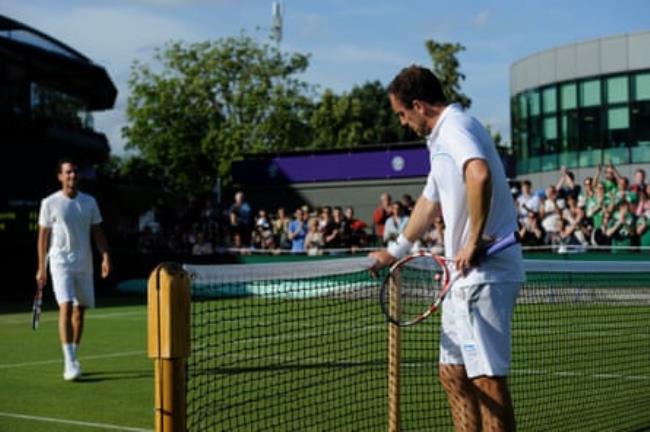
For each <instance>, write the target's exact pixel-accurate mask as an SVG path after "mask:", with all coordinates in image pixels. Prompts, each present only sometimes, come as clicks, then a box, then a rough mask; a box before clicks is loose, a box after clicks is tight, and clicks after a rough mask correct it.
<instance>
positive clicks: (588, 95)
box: [580, 79, 600, 107]
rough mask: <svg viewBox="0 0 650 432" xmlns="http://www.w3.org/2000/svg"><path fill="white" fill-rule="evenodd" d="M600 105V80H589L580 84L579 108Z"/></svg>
mask: <svg viewBox="0 0 650 432" xmlns="http://www.w3.org/2000/svg"><path fill="white" fill-rule="evenodd" d="M598 105H600V80H597V79H595V80H590V81H584V82H582V83H580V106H581V107H592V106H598Z"/></svg>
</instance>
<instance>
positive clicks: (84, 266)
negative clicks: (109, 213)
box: [38, 191, 102, 272]
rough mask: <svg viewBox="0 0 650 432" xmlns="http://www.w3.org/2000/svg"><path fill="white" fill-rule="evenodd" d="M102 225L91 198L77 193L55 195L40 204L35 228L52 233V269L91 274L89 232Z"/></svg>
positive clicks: (49, 255) (91, 262)
mask: <svg viewBox="0 0 650 432" xmlns="http://www.w3.org/2000/svg"><path fill="white" fill-rule="evenodd" d="M101 222H102V215H101V213H100V212H99V207H98V206H97V202H96V201H95V198H93V197H92V196H90V195H88V194H85V193H82V192H78V193H77V196H75V197H74V198H68V197H67V196H66V195H65V194H64V193H63V192H62V191H58V192H55V193H53V194H52V195H50V196H48V197H47V198H45V199H43V201H41V209H40V213H39V216H38V224H39V225H41V226H43V227H46V228H51V229H52V234H51V238H50V249H49V251H48V259H49V262H50V266H51V267H52V268H58V269H64V270H70V271H75V272H92V270H93V261H92V246H91V243H90V229H91V226H92V225H97V224H99V223H101Z"/></svg>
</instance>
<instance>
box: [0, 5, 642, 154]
mask: <svg viewBox="0 0 650 432" xmlns="http://www.w3.org/2000/svg"><path fill="white" fill-rule="evenodd" d="M271 9H272V0H110V1H109V0H103V1H101V0H29V1H25V0H0V14H2V15H6V16H8V17H10V18H13V19H16V20H18V21H21V22H23V23H25V24H27V25H29V26H31V27H34V28H36V29H38V30H40V31H43V32H45V33H46V34H49V35H50V36H53V37H54V38H56V39H58V40H60V41H62V42H64V43H66V44H68V45H70V46H71V47H73V48H75V49H76V50H78V51H80V52H81V53H83V54H84V55H86V56H88V57H89V58H90V59H91V60H92V61H93V62H95V63H97V64H99V65H101V66H104V67H105V68H106V69H107V71H108V73H109V75H110V76H111V78H112V79H113V81H114V83H115V85H116V87H117V88H118V92H119V94H118V98H117V101H116V104H115V107H114V108H113V109H112V110H108V111H104V112H98V113H95V127H96V129H97V130H99V131H101V132H103V133H105V134H106V135H107V137H108V139H109V142H110V145H111V151H112V152H113V153H114V154H117V155H122V154H124V153H125V150H124V144H125V141H124V139H123V138H122V136H121V129H122V127H124V126H125V125H126V124H127V119H126V115H125V109H126V103H127V100H128V97H129V88H128V77H129V74H130V68H131V65H132V63H133V62H134V61H135V60H137V61H139V62H143V63H151V62H152V60H153V54H154V50H155V48H157V47H163V46H164V45H165V43H166V42H168V41H170V40H182V41H186V42H199V41H204V40H214V39H219V38H222V37H228V36H235V35H238V34H240V33H241V32H242V31H244V32H246V34H248V35H250V36H252V37H254V38H255V39H257V40H259V41H266V40H267V37H268V34H269V29H270V26H271ZM283 16H284V20H283V21H284V32H283V39H282V42H281V45H280V48H281V50H283V51H284V52H287V53H292V52H299V53H303V54H309V55H310V64H309V67H308V69H307V71H306V72H305V73H304V74H303V75H302V76H301V78H302V79H304V80H305V81H308V82H309V83H311V84H315V85H317V86H318V88H319V89H320V90H321V91H322V90H324V89H327V88H329V89H332V90H334V91H335V92H336V93H338V94H340V93H343V92H346V91H349V90H351V89H352V88H353V87H354V86H355V85H362V84H363V83H365V82H367V81H374V80H379V81H380V82H381V83H382V84H384V85H387V84H388V83H389V82H390V80H391V79H392V78H393V77H394V76H395V74H397V73H398V72H399V70H400V69H401V68H403V67H404V66H408V65H411V64H419V65H423V66H431V59H430V57H429V56H428V54H427V52H426V49H425V46H424V43H425V41H426V40H428V39H433V40H436V41H438V42H449V43H459V44H461V45H463V46H464V47H465V51H463V52H462V53H460V54H459V55H458V59H459V61H460V71H461V73H463V74H465V76H466V79H465V81H463V82H462V83H461V91H462V92H463V93H465V94H466V95H467V96H469V97H470V98H471V99H472V106H471V108H470V110H469V112H470V114H472V115H473V116H475V117H477V118H478V119H479V120H481V121H482V122H483V123H484V124H489V125H490V126H491V128H492V130H493V131H498V132H500V133H501V135H502V136H503V137H504V139H505V141H506V143H507V142H508V141H509V137H510V114H509V97H510V90H509V88H510V87H509V85H510V84H509V83H510V76H509V72H510V66H511V65H512V63H514V62H516V61H518V60H520V59H522V58H524V57H527V56H529V55H531V54H534V53H537V52H539V51H544V50H547V49H551V48H554V47H557V46H562V45H567V44H571V43H575V42H582V41H586V40H590V39H596V38H599V37H604V36H611V35H617V34H623V33H633V32H638V31H647V30H650V20H648V17H650V1H648V0H561V1H560V0H540V1H538V0H518V1H517V0H509V1H506V0H499V1H497V0H494V1H489V0H486V1H480V0H473V1H472V0H454V1H448V2H442V1H432V0H430V1H425V0H411V1H409V0H404V1H397V0H393V1H386V0H302V1H298V0H284V14H283ZM649 49H650V48H649Z"/></svg>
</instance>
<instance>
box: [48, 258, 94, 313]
mask: <svg viewBox="0 0 650 432" xmlns="http://www.w3.org/2000/svg"><path fill="white" fill-rule="evenodd" d="M50 274H51V275H52V287H53V288H54V297H55V298H56V302H57V303H58V304H62V303H67V302H72V303H73V304H74V305H75V306H79V305H81V306H86V307H90V308H93V307H95V286H94V280H93V273H92V272H74V271H70V270H67V269H61V268H57V267H56V266H52V267H51V268H50Z"/></svg>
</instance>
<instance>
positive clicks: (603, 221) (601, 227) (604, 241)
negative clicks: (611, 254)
mask: <svg viewBox="0 0 650 432" xmlns="http://www.w3.org/2000/svg"><path fill="white" fill-rule="evenodd" d="M600 186H602V185H600ZM611 219H612V212H610V211H609V210H604V211H603V212H602V216H601V217H600V218H598V221H599V222H600V223H599V224H598V225H594V229H593V231H592V233H591V244H592V245H594V246H610V245H611V244H612V239H611V238H610V237H609V235H607V227H608V225H609V222H610V220H611ZM594 221H596V219H594ZM594 223H595V222H594Z"/></svg>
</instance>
